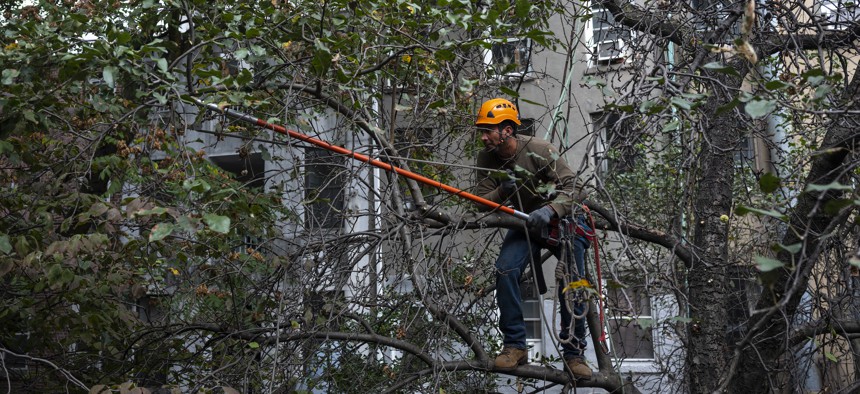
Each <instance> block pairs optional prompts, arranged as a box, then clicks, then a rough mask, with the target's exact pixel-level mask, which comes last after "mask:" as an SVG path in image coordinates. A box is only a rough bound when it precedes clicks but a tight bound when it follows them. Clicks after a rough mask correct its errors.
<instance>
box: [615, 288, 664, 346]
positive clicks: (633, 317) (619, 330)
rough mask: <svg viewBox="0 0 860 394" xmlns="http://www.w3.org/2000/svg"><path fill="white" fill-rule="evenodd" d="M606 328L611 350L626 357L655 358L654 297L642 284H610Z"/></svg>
mask: <svg viewBox="0 0 860 394" xmlns="http://www.w3.org/2000/svg"><path fill="white" fill-rule="evenodd" d="M606 295H607V297H606V302H607V309H608V313H607V329H608V330H609V334H610V337H611V339H612V341H611V344H610V346H611V350H612V352H613V353H614V354H615V356H617V357H620V358H623V359H653V358H654V340H653V334H652V332H651V331H652V327H653V325H654V319H653V317H652V315H651V300H650V297H648V294H647V293H645V291H644V289H643V288H642V287H628V288H608V289H607V291H606Z"/></svg>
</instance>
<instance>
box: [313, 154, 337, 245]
mask: <svg viewBox="0 0 860 394" xmlns="http://www.w3.org/2000/svg"><path fill="white" fill-rule="evenodd" d="M344 170H345V166H344V158H343V156H340V155H337V154H335V153H334V152H332V151H330V150H327V149H322V148H307V149H305V226H306V227H307V228H308V229H309V230H313V229H340V228H341V227H342V225H343V204H344V198H343V188H344V182H345V179H344Z"/></svg>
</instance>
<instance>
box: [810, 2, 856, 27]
mask: <svg viewBox="0 0 860 394" xmlns="http://www.w3.org/2000/svg"><path fill="white" fill-rule="evenodd" d="M818 6H819V9H818V14H819V15H821V19H822V23H823V24H824V28H825V29H830V30H846V29H848V28H849V27H850V26H851V25H852V24H855V23H857V21H858V20H860V6H858V4H857V1H856V0H823V1H821V2H820V3H819V5H818Z"/></svg>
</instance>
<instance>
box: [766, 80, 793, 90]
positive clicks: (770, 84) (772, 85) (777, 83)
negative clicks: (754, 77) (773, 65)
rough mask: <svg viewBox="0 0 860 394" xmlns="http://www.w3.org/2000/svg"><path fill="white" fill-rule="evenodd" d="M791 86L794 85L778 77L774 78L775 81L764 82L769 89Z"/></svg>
mask: <svg viewBox="0 0 860 394" xmlns="http://www.w3.org/2000/svg"><path fill="white" fill-rule="evenodd" d="M791 86H793V85H792V84H790V83H788V82H783V81H780V80H778V79H774V80H773V81H767V83H765V84H764V87H765V89H767V90H782V89H785V88H788V87H791Z"/></svg>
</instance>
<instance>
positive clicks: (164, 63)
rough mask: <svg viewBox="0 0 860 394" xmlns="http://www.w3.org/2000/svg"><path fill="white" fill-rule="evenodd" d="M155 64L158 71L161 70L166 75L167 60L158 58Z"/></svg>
mask: <svg viewBox="0 0 860 394" xmlns="http://www.w3.org/2000/svg"><path fill="white" fill-rule="evenodd" d="M156 63H157V64H158V69H159V70H161V72H163V73H167V59H165V58H163V57H162V58H158V60H157V61H156Z"/></svg>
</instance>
